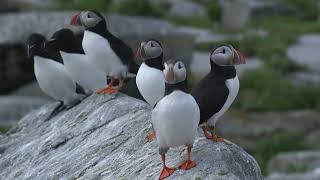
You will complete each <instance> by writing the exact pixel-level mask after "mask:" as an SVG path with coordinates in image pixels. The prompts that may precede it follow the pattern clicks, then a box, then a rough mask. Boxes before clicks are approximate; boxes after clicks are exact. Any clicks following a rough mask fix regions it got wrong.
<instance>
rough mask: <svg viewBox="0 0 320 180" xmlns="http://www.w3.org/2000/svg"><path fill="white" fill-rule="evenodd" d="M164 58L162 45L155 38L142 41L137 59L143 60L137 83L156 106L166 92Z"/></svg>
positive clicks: (143, 93)
mask: <svg viewBox="0 0 320 180" xmlns="http://www.w3.org/2000/svg"><path fill="white" fill-rule="evenodd" d="M162 58H163V49H162V46H161V44H160V42H159V41H157V40H155V39H150V40H148V41H146V42H142V43H141V46H140V47H139V48H138V50H137V53H136V59H137V60H142V61H143V62H142V64H141V66H140V68H139V71H138V73H137V77H136V84H137V86H138V89H139V91H140V93H141V95H142V96H143V98H144V99H145V100H146V101H147V102H148V103H149V104H150V105H151V107H154V105H155V104H156V103H157V102H158V101H159V100H160V99H161V98H162V97H163V96H164V93H165V78H164V75H163V72H162V71H163V64H162Z"/></svg>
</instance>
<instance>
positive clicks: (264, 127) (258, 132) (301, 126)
mask: <svg viewBox="0 0 320 180" xmlns="http://www.w3.org/2000/svg"><path fill="white" fill-rule="evenodd" d="M319 116H320V114H319V112H317V111H312V110H297V111H291V112H282V113H281V112H267V113H262V112H261V113H258V112H256V113H243V112H239V111H237V110H230V111H228V112H227V114H226V115H224V116H222V118H221V119H220V120H219V121H218V123H217V132H218V134H219V135H221V136H223V137H225V138H227V139H229V140H231V141H232V142H235V143H237V144H240V145H241V146H242V147H244V148H245V149H248V150H254V148H255V144H256V142H257V139H259V138H262V137H268V136H272V135H273V134H276V133H280V132H281V133H283V132H286V133H293V134H296V135H301V136H306V135H308V134H309V133H311V132H314V131H316V130H317V127H320V119H319Z"/></svg>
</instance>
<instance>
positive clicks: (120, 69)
mask: <svg viewBox="0 0 320 180" xmlns="http://www.w3.org/2000/svg"><path fill="white" fill-rule="evenodd" d="M70 24H71V25H74V26H83V27H85V29H86V30H85V32H84V36H83V40H82V47H83V49H84V51H85V54H86V55H88V56H89V58H90V60H91V61H92V62H93V63H94V64H95V65H96V66H97V68H99V69H101V70H102V71H103V72H105V73H106V75H108V76H110V77H111V81H110V83H109V85H108V87H107V88H105V89H101V90H98V91H97V93H105V94H110V93H113V92H117V91H118V90H119V89H120V88H121V86H122V84H123V80H124V79H125V78H130V77H134V76H133V74H136V72H137V65H136V64H135V62H134V55H133V52H132V50H131V48H130V47H129V46H128V45H126V44H125V43H124V42H123V41H122V40H120V39H119V38H117V37H115V36H114V35H113V34H111V33H110V31H109V30H108V29H107V25H106V20H105V18H104V17H103V16H102V15H101V14H100V13H99V12H97V11H82V12H80V13H79V14H76V15H74V16H73V17H72V19H71V22H70ZM116 80H119V86H118V88H113V87H112V84H113V83H114V82H115V81H116Z"/></svg>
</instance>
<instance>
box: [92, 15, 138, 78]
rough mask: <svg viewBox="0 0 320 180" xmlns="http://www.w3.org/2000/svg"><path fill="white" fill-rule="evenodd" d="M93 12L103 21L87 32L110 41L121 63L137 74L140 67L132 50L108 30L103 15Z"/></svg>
mask: <svg viewBox="0 0 320 180" xmlns="http://www.w3.org/2000/svg"><path fill="white" fill-rule="evenodd" d="M92 12H94V13H96V14H97V15H98V16H99V17H101V18H102V21H100V22H99V23H98V24H97V25H96V26H94V27H90V28H88V29H87V30H88V31H91V32H94V33H97V34H99V35H101V36H102V37H104V38H106V39H107V40H108V41H109V43H110V46H111V48H112V50H113V51H114V52H115V53H116V54H117V56H118V57H119V58H120V60H121V62H122V63H123V64H125V65H127V66H128V70H129V72H130V73H134V74H137V72H138V69H139V66H138V65H137V64H136V63H135V62H134V54H133V52H132V49H131V48H130V47H129V46H128V45H127V44H126V43H124V42H123V41H122V40H121V39H119V38H117V37H116V36H114V35H113V34H111V32H110V31H109V30H108V29H107V23H106V20H105V18H104V17H103V16H102V14H100V13H99V12H97V11H94V10H92Z"/></svg>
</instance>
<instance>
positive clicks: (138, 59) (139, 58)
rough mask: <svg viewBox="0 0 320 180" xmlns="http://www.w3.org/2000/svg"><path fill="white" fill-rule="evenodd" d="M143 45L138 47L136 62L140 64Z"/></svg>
mask: <svg viewBox="0 0 320 180" xmlns="http://www.w3.org/2000/svg"><path fill="white" fill-rule="evenodd" d="M141 58H142V57H141V47H139V48H138V49H137V52H136V63H137V64H140V63H141Z"/></svg>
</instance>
